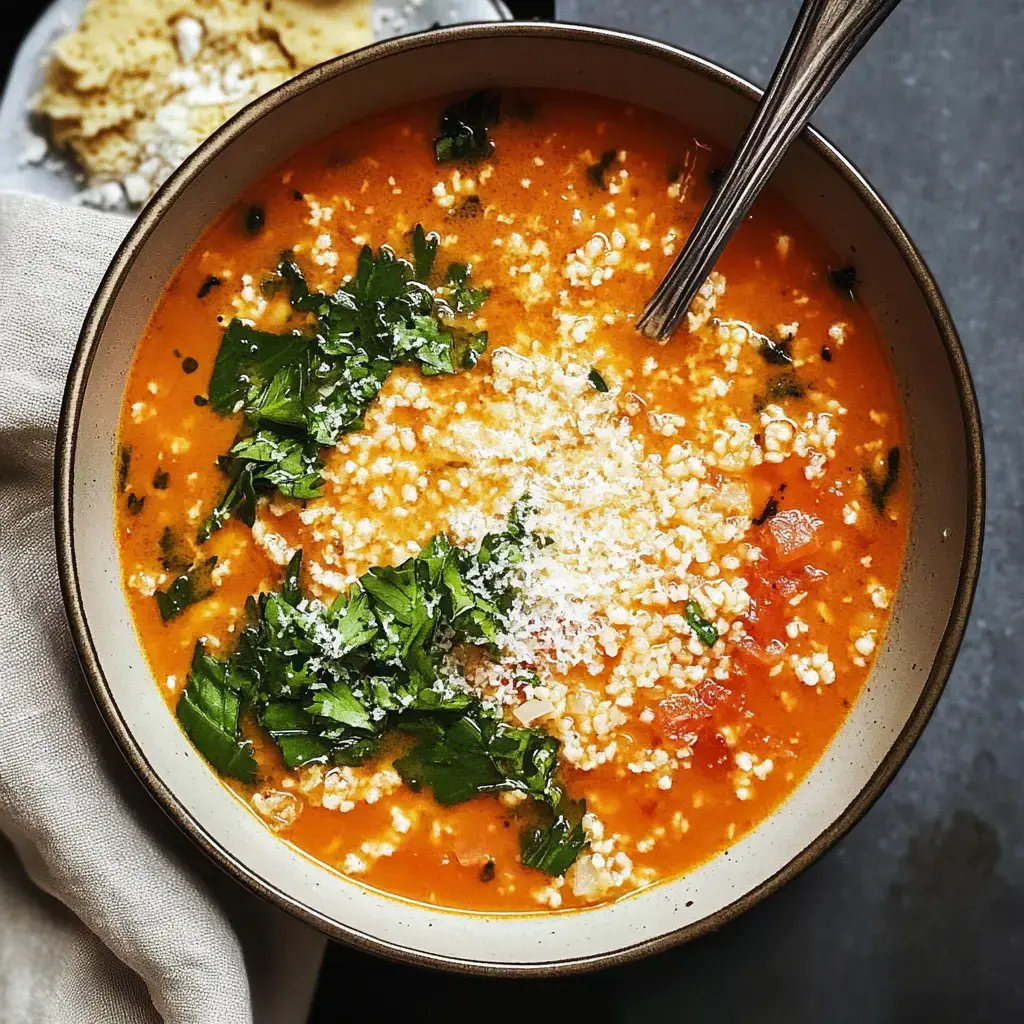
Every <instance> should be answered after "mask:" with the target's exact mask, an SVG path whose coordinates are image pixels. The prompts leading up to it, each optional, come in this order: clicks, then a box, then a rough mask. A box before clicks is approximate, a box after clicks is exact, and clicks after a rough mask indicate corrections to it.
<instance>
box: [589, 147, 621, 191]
mask: <svg viewBox="0 0 1024 1024" xmlns="http://www.w3.org/2000/svg"><path fill="white" fill-rule="evenodd" d="M618 155H619V151H618V150H617V149H606V150H605V151H604V152H603V153H602V154H601V156H600V157H599V158H598V161H597V163H596V164H591V165H590V166H589V167H588V168H587V177H588V178H589V179H590V180H591V181H592V182H593V183H594V184H595V185H596V186H597V187H598V188H601V189H605V188H607V187H608V186H607V184H606V183H605V180H604V175H605V171H607V170H608V168H609V167H611V165H612V164H613V163H615V161H616V159H617V158H618Z"/></svg>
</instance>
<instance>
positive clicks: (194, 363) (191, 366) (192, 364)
mask: <svg viewBox="0 0 1024 1024" xmlns="http://www.w3.org/2000/svg"><path fill="white" fill-rule="evenodd" d="M181 368H182V369H183V370H184V371H185V372H186V373H195V372H196V370H198V369H199V360H198V359H193V358H192V357H191V356H185V358H184V359H182V361H181Z"/></svg>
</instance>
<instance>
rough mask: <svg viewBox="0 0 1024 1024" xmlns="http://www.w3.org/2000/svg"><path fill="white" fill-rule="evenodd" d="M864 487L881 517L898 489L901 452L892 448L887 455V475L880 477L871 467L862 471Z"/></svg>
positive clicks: (896, 448)
mask: <svg viewBox="0 0 1024 1024" xmlns="http://www.w3.org/2000/svg"><path fill="white" fill-rule="evenodd" d="M862 475H863V477H864V485H865V486H866V487H867V490H868V497H870V498H871V504H872V505H874V507H875V511H876V512H878V514H879V515H881V514H882V513H884V512H885V504H886V502H887V501H888V500H889V496H890V495H891V494H892V492H893V491H894V490H895V489H896V484H897V482H898V481H899V477H900V450H899V448H898V447H892V448H890V449H889V451H888V452H886V455H885V475H884V476H881V477H880V476H878V475H877V474H876V473H875V472H874V470H873V469H871V467H870V466H865V467H864V469H863V470H862Z"/></svg>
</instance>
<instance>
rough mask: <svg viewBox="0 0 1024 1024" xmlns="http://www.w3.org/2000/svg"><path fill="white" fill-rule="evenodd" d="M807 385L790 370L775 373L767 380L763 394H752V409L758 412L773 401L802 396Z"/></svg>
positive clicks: (805, 392) (805, 391)
mask: <svg viewBox="0 0 1024 1024" xmlns="http://www.w3.org/2000/svg"><path fill="white" fill-rule="evenodd" d="M806 394H807V387H806V386H805V385H804V383H803V381H801V380H800V378H799V377H797V375H796V374H795V373H793V371H792V370H785V371H783V372H782V373H777V374H776V375H775V376H774V377H770V378H769V380H768V386H767V387H766V388H765V390H764V394H760V395H755V396H754V411H755V412H758V413H760V412H761V411H762V410H763V409H764V408H765V407H766V406H768V405H771V404H772V403H773V402H783V401H785V400H786V399H787V398H803V397H804V395H806Z"/></svg>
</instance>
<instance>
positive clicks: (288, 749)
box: [260, 700, 331, 768]
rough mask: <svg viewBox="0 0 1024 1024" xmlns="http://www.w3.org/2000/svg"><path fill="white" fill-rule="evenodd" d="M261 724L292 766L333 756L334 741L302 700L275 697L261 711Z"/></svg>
mask: <svg viewBox="0 0 1024 1024" xmlns="http://www.w3.org/2000/svg"><path fill="white" fill-rule="evenodd" d="M260 725H262V726H263V728H264V729H266V730H267V732H269V733H270V735H271V737H272V738H273V740H274V742H275V743H276V744H277V746H278V748H279V749H280V751H281V756H282V757H283V758H284V763H285V764H286V765H287V766H288V767H289V768H302V767H303V766H304V765H307V764H313V763H314V762H319V763H321V764H323V763H324V762H325V761H327V759H328V758H329V757H330V753H331V743H330V741H329V740H327V739H325V738H324V737H323V736H322V735H321V734H320V731H319V730H318V729H317V727H316V724H315V723H314V721H313V717H312V715H310V714H309V712H308V711H306V710H305V709H304V708H303V707H302V704H301V702H300V701H296V700H277V701H271V702H270V703H269V704H267V706H266V707H265V708H264V709H263V713H262V714H261V715H260Z"/></svg>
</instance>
